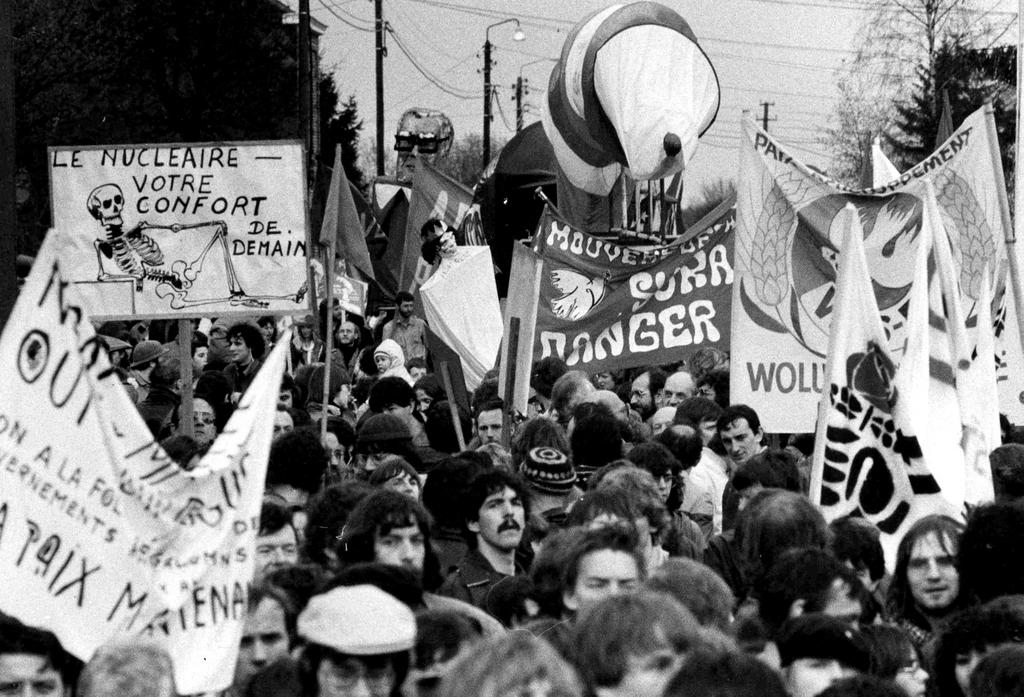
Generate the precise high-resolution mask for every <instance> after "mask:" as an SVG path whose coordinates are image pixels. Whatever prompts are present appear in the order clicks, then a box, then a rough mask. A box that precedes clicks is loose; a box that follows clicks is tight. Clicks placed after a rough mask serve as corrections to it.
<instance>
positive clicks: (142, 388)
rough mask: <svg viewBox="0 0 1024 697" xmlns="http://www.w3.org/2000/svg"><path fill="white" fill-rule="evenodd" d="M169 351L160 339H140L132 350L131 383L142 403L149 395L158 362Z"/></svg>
mask: <svg viewBox="0 0 1024 697" xmlns="http://www.w3.org/2000/svg"><path fill="white" fill-rule="evenodd" d="M166 353H167V349H165V348H164V347H163V346H162V345H161V344H160V342H159V341H150V340H146V341H140V342H139V343H137V344H136V345H135V348H134V349H133V350H132V362H131V371H132V373H131V377H130V378H129V384H131V385H132V386H133V387H134V388H135V392H136V395H137V396H138V400H137V401H136V404H140V403H141V402H142V401H143V400H145V399H146V397H147V396H148V395H149V389H150V383H151V379H150V376H151V375H152V374H153V370H154V369H155V368H156V365H157V362H158V361H159V360H160V358H161V357H162V356H164V355H165V354H166Z"/></svg>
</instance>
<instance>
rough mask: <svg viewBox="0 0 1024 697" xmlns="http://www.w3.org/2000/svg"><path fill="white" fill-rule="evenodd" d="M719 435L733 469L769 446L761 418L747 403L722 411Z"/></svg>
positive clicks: (719, 418) (734, 405)
mask: <svg viewBox="0 0 1024 697" xmlns="http://www.w3.org/2000/svg"><path fill="white" fill-rule="evenodd" d="M718 437H719V438H721V439H722V446H723V447H725V452H726V453H727V454H728V456H729V461H730V462H731V463H732V466H733V469H735V468H736V467H739V466H740V465H742V464H743V463H744V462H746V461H747V460H749V459H750V458H751V457H753V456H754V455H756V454H757V453H759V452H762V451H763V450H764V449H765V448H766V447H767V446H766V445H765V444H764V431H763V430H761V419H760V418H758V416H757V412H755V411H754V410H753V409H751V408H750V407H748V406H747V405H746V404H733V405H731V406H730V407H729V408H728V409H726V410H725V411H723V412H722V415H721V416H720V417H718Z"/></svg>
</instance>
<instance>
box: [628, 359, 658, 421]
mask: <svg viewBox="0 0 1024 697" xmlns="http://www.w3.org/2000/svg"><path fill="white" fill-rule="evenodd" d="M667 378H668V376H667V375H665V371H663V370H660V369H658V368H649V369H647V370H645V371H644V372H642V373H640V374H639V375H637V376H636V378H635V379H634V380H633V384H632V386H631V387H630V391H629V406H630V407H632V408H633V410H634V411H636V412H638V413H639V414H640V416H641V418H643V420H644V421H647V419H649V418H651V417H652V416H653V415H654V412H655V411H656V410H657V409H658V407H662V406H665V405H664V404H662V402H663V401H664V399H663V397H664V394H663V392H664V389H665V380H666V379H667Z"/></svg>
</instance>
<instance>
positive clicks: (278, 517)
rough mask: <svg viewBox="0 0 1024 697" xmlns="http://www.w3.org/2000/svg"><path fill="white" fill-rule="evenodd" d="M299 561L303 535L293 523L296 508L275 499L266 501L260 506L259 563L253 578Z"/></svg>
mask: <svg viewBox="0 0 1024 697" xmlns="http://www.w3.org/2000/svg"><path fill="white" fill-rule="evenodd" d="M298 560H299V536H298V534H297V532H296V530H295V526H294V525H293V524H292V511H291V510H289V509H288V507H287V506H283V505H281V504H280V503H276V502H274V501H264V502H263V506H262V507H261V509H260V529H259V532H257V534H256V565H255V567H254V568H253V578H255V579H257V580H259V579H262V578H263V577H264V576H266V575H267V574H268V573H270V572H271V571H273V570H275V569H279V568H281V567H282V566H287V565H289V564H294V563H295V562H297V561H298Z"/></svg>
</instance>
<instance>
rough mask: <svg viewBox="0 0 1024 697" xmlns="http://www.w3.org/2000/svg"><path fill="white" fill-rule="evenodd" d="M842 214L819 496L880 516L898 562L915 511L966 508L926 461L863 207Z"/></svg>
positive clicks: (839, 512) (831, 509) (826, 505)
mask: <svg viewBox="0 0 1024 697" xmlns="http://www.w3.org/2000/svg"><path fill="white" fill-rule="evenodd" d="M837 218H838V220H837V223H838V224H839V225H840V226H842V227H846V226H849V233H848V234H847V235H846V244H845V245H844V246H843V247H842V251H843V257H842V263H841V264H840V267H839V277H838V279H837V282H836V285H837V287H836V295H835V306H834V312H835V319H836V321H835V322H833V325H832V327H833V329H832V335H831V338H830V345H829V348H828V351H827V356H828V359H827V360H828V363H827V369H826V373H825V375H824V385H825V391H824V394H823V395H822V397H821V401H820V404H819V418H818V430H817V435H816V438H815V450H814V456H813V460H812V462H813V464H812V469H811V485H810V497H811V500H812V501H813V502H814V503H816V504H817V505H818V506H819V507H820V508H821V511H822V513H823V514H824V516H825V518H826V520H829V521H832V520H835V519H836V518H840V517H843V516H846V515H855V516H861V517H864V518H865V519H867V520H868V521H870V522H871V523H873V524H874V525H876V526H877V527H878V529H879V530H880V532H881V541H882V546H883V547H884V549H885V552H886V555H885V556H886V559H888V560H890V563H892V562H893V560H895V559H896V546H897V545H898V543H899V540H900V538H901V537H902V536H903V534H904V533H905V532H906V531H907V529H908V528H909V527H910V526H911V525H913V523H914V522H915V521H917V520H918V519H919V518H921V517H922V516H925V515H928V514H930V513H944V514H948V515H956V514H957V512H958V510H959V506H957V505H955V504H953V503H951V502H950V501H949V500H948V499H947V497H946V496H944V495H943V491H942V490H941V488H940V485H939V483H938V481H937V480H936V477H935V476H934V473H933V472H932V471H931V470H930V469H929V467H928V466H926V464H925V458H924V456H923V454H922V448H921V443H920V441H919V439H918V437H917V433H916V431H915V430H914V428H915V427H914V423H913V421H912V419H911V412H912V411H913V407H914V405H913V404H912V401H913V400H912V399H911V394H910V393H909V392H908V388H911V389H913V386H909V385H907V384H906V382H905V381H904V382H903V383H900V382H899V380H898V378H897V368H896V364H895V362H894V360H893V357H892V355H891V354H890V353H889V350H888V349H887V348H886V343H887V340H886V336H885V329H884V327H883V326H882V321H881V319H880V316H879V311H878V305H877V304H876V302H875V297H874V291H873V288H872V280H871V276H870V271H869V266H868V260H867V258H866V255H865V247H864V242H863V231H862V229H861V226H860V222H859V220H858V219H857V212H856V210H855V209H854V207H853V206H852V204H851V205H850V206H847V207H846V209H845V211H840V213H839V214H838V215H837ZM844 218H845V221H844V220H843V219H844ZM837 234H839V235H841V234H842V233H841V232H838V231H837ZM924 384H925V386H927V379H925V380H924ZM961 503H962V502H961Z"/></svg>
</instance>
